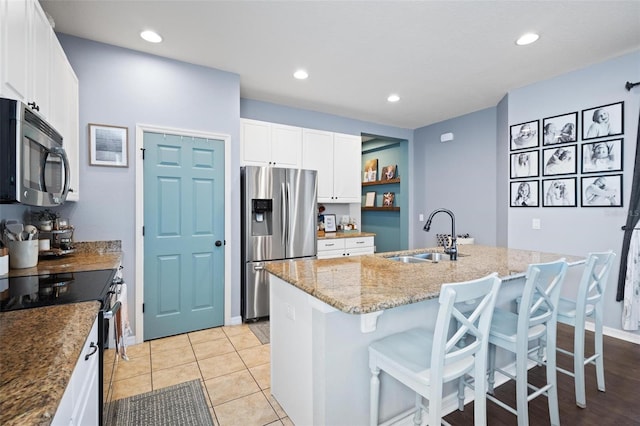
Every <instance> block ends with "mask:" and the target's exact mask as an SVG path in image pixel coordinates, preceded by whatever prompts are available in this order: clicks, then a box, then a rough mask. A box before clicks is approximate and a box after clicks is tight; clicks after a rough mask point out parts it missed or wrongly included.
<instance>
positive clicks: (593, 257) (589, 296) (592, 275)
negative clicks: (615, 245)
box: [576, 250, 616, 311]
mask: <svg viewBox="0 0 640 426" xmlns="http://www.w3.org/2000/svg"><path fill="white" fill-rule="evenodd" d="M615 257H616V254H615V253H614V252H613V251H611V250H609V251H607V252H600V253H589V257H588V258H587V264H586V266H585V268H584V271H583V273H582V278H581V280H580V286H579V287H578V297H577V299H576V304H577V305H578V306H577V307H578V309H580V308H581V307H582V310H583V311H584V308H585V307H586V305H594V306H595V305H596V304H597V303H598V302H599V301H600V300H602V296H603V295H604V291H605V290H606V288H607V281H608V280H609V271H611V266H612V265H613V260H614V259H615Z"/></svg>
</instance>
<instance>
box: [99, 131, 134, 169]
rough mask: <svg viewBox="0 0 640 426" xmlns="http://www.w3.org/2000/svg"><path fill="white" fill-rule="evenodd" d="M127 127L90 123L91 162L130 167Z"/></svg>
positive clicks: (101, 164)
mask: <svg viewBox="0 0 640 426" xmlns="http://www.w3.org/2000/svg"><path fill="white" fill-rule="evenodd" d="M128 132H129V129H128V128H127V127H120V126H107V125H104V124H91V123H90V124H89V164H90V165H92V166H110V167H128V146H129V143H128Z"/></svg>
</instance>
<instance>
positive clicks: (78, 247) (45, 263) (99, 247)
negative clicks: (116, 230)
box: [9, 241, 122, 277]
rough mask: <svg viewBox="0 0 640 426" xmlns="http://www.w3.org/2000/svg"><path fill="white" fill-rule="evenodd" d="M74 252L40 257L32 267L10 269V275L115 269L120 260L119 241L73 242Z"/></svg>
mask: <svg viewBox="0 0 640 426" xmlns="http://www.w3.org/2000/svg"><path fill="white" fill-rule="evenodd" d="M74 247H75V252H73V253H70V254H67V255H65V256H57V257H40V258H39V259H38V264H37V265H36V266H34V267H33V268H22V269H10V270H9V276H10V277H26V276H29V275H47V274H60V273H66V272H84V271H98V270H101V269H116V268H117V267H118V266H120V262H121V260H122V251H121V247H120V241H95V242H81V243H74Z"/></svg>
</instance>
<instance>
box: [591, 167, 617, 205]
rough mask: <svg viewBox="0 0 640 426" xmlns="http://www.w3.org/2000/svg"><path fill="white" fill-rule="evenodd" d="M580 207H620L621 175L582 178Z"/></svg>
mask: <svg viewBox="0 0 640 426" xmlns="http://www.w3.org/2000/svg"><path fill="white" fill-rule="evenodd" d="M581 187H582V201H581V205H582V207H622V175H621V174H619V175H607V176H583V177H582V182H581Z"/></svg>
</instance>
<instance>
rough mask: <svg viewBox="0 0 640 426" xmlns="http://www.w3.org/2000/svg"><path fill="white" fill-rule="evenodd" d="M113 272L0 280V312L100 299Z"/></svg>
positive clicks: (107, 270) (70, 273) (103, 297)
mask: <svg viewBox="0 0 640 426" xmlns="http://www.w3.org/2000/svg"><path fill="white" fill-rule="evenodd" d="M115 273H116V271H115V270H114V269H104V270H99V271H86V272H69V273H61V274H49V275H30V276H26V277H10V278H2V279H0V312H3V311H12V310H16V309H28V308H39V307H41V306H49V305H60V304H64V303H76V302H87V301H90V300H98V301H101V302H104V300H105V297H106V295H107V291H108V290H109V285H110V284H111V282H112V280H113V278H114V275H115Z"/></svg>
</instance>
